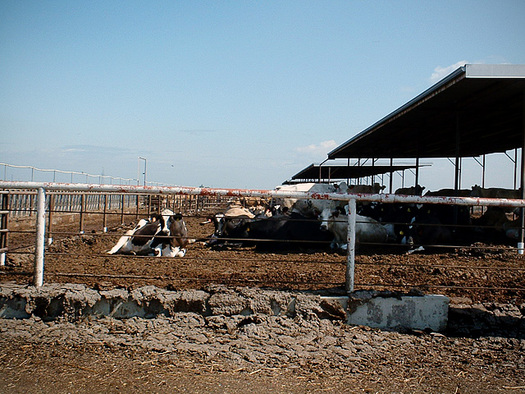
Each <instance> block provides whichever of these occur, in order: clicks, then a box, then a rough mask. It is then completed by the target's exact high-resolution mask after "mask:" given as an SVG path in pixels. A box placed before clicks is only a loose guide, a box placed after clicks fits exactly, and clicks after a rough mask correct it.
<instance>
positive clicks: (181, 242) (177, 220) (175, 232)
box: [108, 209, 191, 257]
mask: <svg viewBox="0 0 525 394" xmlns="http://www.w3.org/2000/svg"><path fill="white" fill-rule="evenodd" d="M189 243H191V240H189V239H188V229H187V227H186V223H185V222H184V219H183V218H182V215H181V214H180V213H178V214H174V213H173V212H172V211H170V210H169V209H164V210H163V211H162V214H160V215H159V214H156V213H155V214H152V215H151V217H150V218H149V219H141V220H140V221H139V222H138V224H137V225H136V226H135V228H133V229H132V230H129V231H127V232H126V234H125V235H123V236H122V237H120V239H119V241H118V242H117V243H116V245H115V246H114V247H113V248H111V250H110V251H109V252H108V254H131V255H140V256H157V257H161V256H163V257H183V256H184V255H185V254H186V246H187V245H188V244H189Z"/></svg>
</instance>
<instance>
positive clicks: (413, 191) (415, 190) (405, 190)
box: [394, 185, 425, 196]
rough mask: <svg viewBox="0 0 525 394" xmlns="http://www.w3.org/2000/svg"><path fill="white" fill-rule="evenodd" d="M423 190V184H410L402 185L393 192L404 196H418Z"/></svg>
mask: <svg viewBox="0 0 525 394" xmlns="http://www.w3.org/2000/svg"><path fill="white" fill-rule="evenodd" d="M423 190H425V186H420V185H416V186H412V187H402V188H399V189H397V190H396V191H395V193H394V194H402V195H405V196H420V195H421V194H422V193H423Z"/></svg>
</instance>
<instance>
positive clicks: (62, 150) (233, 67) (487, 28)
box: [0, 0, 525, 189]
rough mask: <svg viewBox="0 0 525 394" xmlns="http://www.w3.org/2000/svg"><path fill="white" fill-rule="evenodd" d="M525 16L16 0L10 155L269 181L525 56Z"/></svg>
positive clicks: (6, 0) (2, 145) (427, 9)
mask: <svg viewBox="0 0 525 394" xmlns="http://www.w3.org/2000/svg"><path fill="white" fill-rule="evenodd" d="M524 21H525V1H522V0H494V1H487V0H454V1H450V0H440V1H420V0H418V1H391V0H388V1H350V0H345V1H304V0H302V1H284V0H279V1H246V0H243V1H106V0H104V1H72V0H68V1H45V2H44V1H29V0H28V1H18V0H13V1H11V0H3V1H1V2H0V162H6V163H10V164H16V165H31V166H36V167H40V168H52V169H60V170H73V171H84V172H87V173H92V174H106V175H113V176H121V177H128V178H136V177H137V172H138V165H139V163H140V162H141V161H140V160H139V159H138V157H139V156H140V157H144V158H146V159H147V168H148V173H147V175H148V180H151V181H157V182H163V183H166V184H173V185H183V186H199V185H205V186H209V187H220V188H255V189H271V188H274V187H275V186H277V185H279V184H281V183H282V182H283V181H284V180H286V179H288V178H290V177H291V176H292V175H294V174H295V173H297V172H299V171H300V170H302V169H303V168H304V167H306V166H308V165H309V164H311V163H313V162H316V163H319V162H321V161H323V160H324V159H325V158H326V155H327V153H328V152H329V151H331V150H332V149H333V148H335V147H336V146H338V145H339V144H341V143H343V142H345V141H346V140H348V139H349V138H351V137H352V136H354V135H355V134H357V133H359V132H361V131H362V130H364V129H365V128H367V127H368V126H370V125H372V124H373V123H375V122H376V121H377V120H379V119H380V118H382V117H384V116H386V115H388V114H389V113H390V112H392V111H393V110H395V109H396V108H398V107H400V106H401V105H403V104H404V103H406V102H407V101H409V100H410V99H412V98H414V97H415V96H416V95H418V94H419V93H421V92H422V91H424V90H425V89H427V88H428V87H430V86H431V85H432V84H433V83H435V82H437V81H438V80H439V79H440V78H442V77H443V76H445V75H447V74H448V73H450V72H451V71H453V70H454V69H455V68H457V67H458V66H459V65H462V64H463V63H488V64H495V63H512V64H525V23H524ZM505 159H506V158H504V160H505ZM507 160H508V159H507ZM444 165H445V167H446V166H448V167H450V171H451V173H452V170H451V168H452V166H451V165H450V163H448V164H444ZM469 165H470V164H468V165H466V168H467V167H468V166H469ZM435 167H436V168H438V167H439V166H435ZM474 167H475V165H474ZM425 171H426V170H423V173H422V176H425V174H426V173H425ZM447 176H448V175H447ZM451 176H452V175H450V177H451ZM424 182H426V183H427V184H431V183H432V182H434V184H435V185H436V186H441V184H439V182H438V181H436V179H435V178H434V179H426V180H424ZM465 182H467V181H465ZM476 182H477V183H479V181H477V180H476ZM446 184H447V185H448V186H450V185H452V178H450V180H448V179H447V182H446ZM507 186H508V185H507Z"/></svg>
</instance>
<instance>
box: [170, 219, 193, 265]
mask: <svg viewBox="0 0 525 394" xmlns="http://www.w3.org/2000/svg"><path fill="white" fill-rule="evenodd" d="M168 228H169V234H168V235H169V238H168V239H169V241H168V242H164V243H163V247H162V256H165V257H184V256H185V255H186V247H187V246H188V244H190V243H191V242H192V241H193V240H190V239H189V238H188V228H187V227H186V223H185V222H184V219H183V217H182V214H180V213H177V214H175V215H172V216H170V218H169V224H168Z"/></svg>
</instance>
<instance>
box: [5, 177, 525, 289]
mask: <svg viewBox="0 0 525 394" xmlns="http://www.w3.org/2000/svg"><path fill="white" fill-rule="evenodd" d="M0 189H3V190H4V191H5V192H4V193H3V195H5V194H8V193H15V194H16V193H17V192H19V191H20V190H32V191H33V193H35V191H36V194H32V195H30V196H32V197H33V198H34V200H35V202H31V204H33V205H32V208H31V211H32V212H33V213H34V214H35V215H36V233H37V236H36V243H35V264H34V266H35V269H34V284H35V285H36V286H41V285H42V284H43V261H44V250H45V247H44V246H45V242H44V236H45V232H46V229H45V227H46V220H45V214H46V207H47V210H48V212H49V207H50V206H51V207H52V209H51V211H50V212H53V209H54V204H51V205H49V200H48V198H51V197H52V196H54V195H55V196H56V195H59V194H60V193H62V194H64V195H67V194H70V195H77V194H81V193H84V195H90V194H92V195H93V196H95V197H94V200H93V201H92V202H91V203H89V204H86V200H84V203H82V202H81V203H80V212H82V211H83V210H84V209H87V207H88V206H89V207H91V208H93V209H94V211H93V212H100V207H101V200H100V199H101V195H105V194H107V195H112V194H115V195H117V194H118V195H121V197H120V198H121V199H123V200H124V201H125V200H127V199H129V201H131V203H133V202H134V203H135V207H138V208H140V205H141V204H142V202H143V201H147V202H148V210H149V209H151V208H152V207H155V209H160V206H161V205H163V204H166V203H168V204H170V205H169V206H177V207H183V208H185V209H187V210H188V211H192V210H193V211H194V212H197V211H199V210H201V209H204V208H205V204H206V203H210V204H219V203H220V201H221V199H222V198H226V199H229V198H244V197H259V198H266V199H271V198H294V199H321V200H335V201H343V202H345V203H348V205H349V213H348V239H347V243H348V249H347V250H348V255H347V264H346V290H347V291H349V292H350V291H353V289H354V270H355V248H356V243H355V242H356V240H355V234H356V233H355V231H356V230H355V226H356V203H357V201H369V202H381V203H414V204H427V203H428V204H447V205H450V204H451V205H464V206H506V207H514V208H524V207H525V200H506V199H487V198H474V197H419V196H402V195H391V194H338V193H325V194H321V193H306V192H287V191H286V192H285V191H274V190H243V189H210V188H191V187H155V186H148V187H141V186H122V185H119V186H116V185H88V184H61V183H38V182H5V181H0ZM81 195H82V194H81ZM139 196H141V197H140V198H139ZM154 196H155V198H156V199H157V203H156V204H155V202H154V201H152V200H154ZM160 200H162V204H161V203H160ZM106 201H107V200H106ZM26 202H27V200H26ZM69 202H70V201H68V203H69ZM59 206H60V204H59ZM104 206H105V204H104ZM121 206H122V207H123V206H124V204H122V205H121ZM21 209H22V208H21ZM102 212H104V211H102ZM136 212H138V210H137V211H136ZM130 214H133V212H131V213H130ZM522 217H523V215H522ZM522 228H523V226H522ZM522 236H523V235H522ZM518 249H519V250H520V251H521V252H522V251H523V243H520V244H519V245H518Z"/></svg>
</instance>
